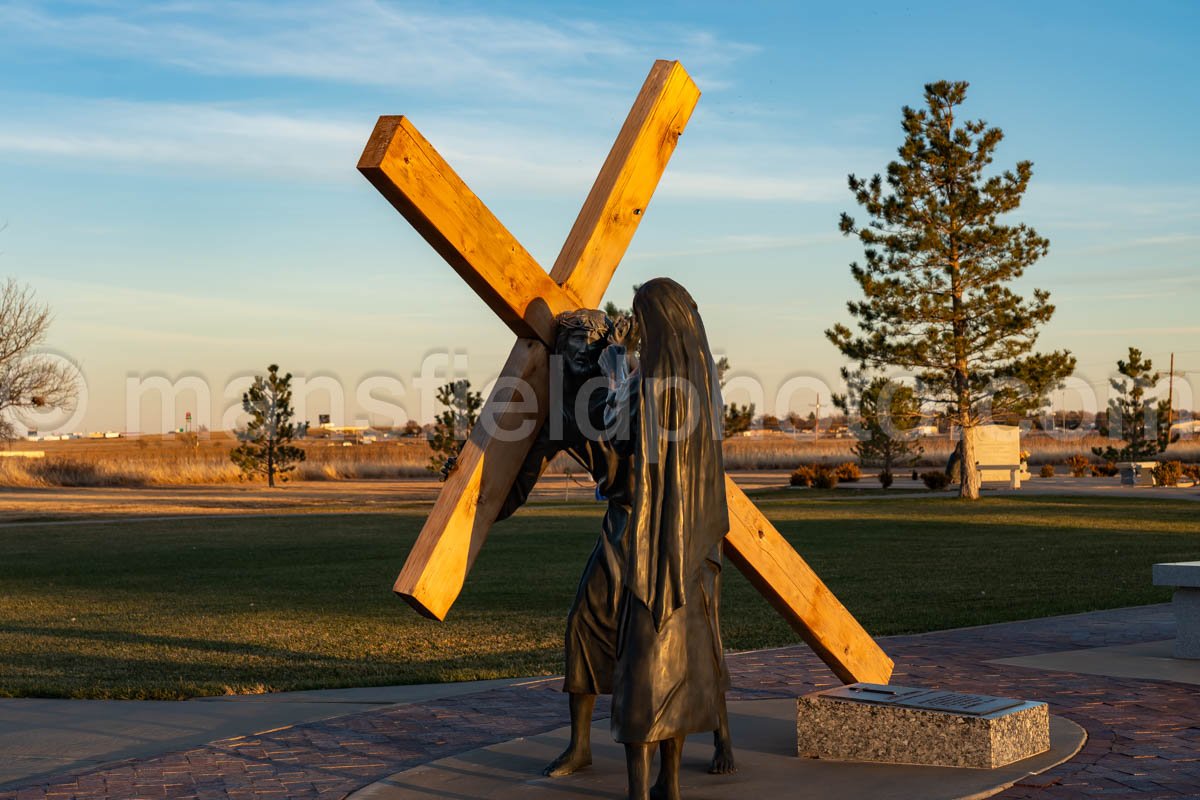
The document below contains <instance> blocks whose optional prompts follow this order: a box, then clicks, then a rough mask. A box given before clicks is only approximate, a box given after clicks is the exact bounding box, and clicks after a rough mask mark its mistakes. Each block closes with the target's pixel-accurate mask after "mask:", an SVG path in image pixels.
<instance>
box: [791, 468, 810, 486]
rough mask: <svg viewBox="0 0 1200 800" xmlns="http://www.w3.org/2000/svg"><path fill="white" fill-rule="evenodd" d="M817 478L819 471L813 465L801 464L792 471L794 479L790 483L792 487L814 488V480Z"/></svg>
mask: <svg viewBox="0 0 1200 800" xmlns="http://www.w3.org/2000/svg"><path fill="white" fill-rule="evenodd" d="M816 477H817V469H816V467H815V466H813V465H812V464H801V465H800V466H798V467H796V468H795V469H794V470H792V477H791V478H790V479H789V481H788V483H789V484H790V485H791V486H812V485H813V479H814V478H816Z"/></svg>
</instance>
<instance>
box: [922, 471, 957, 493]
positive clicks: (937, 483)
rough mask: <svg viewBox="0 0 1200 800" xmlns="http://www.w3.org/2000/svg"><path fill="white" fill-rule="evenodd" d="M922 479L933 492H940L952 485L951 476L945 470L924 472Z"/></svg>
mask: <svg viewBox="0 0 1200 800" xmlns="http://www.w3.org/2000/svg"><path fill="white" fill-rule="evenodd" d="M921 480H922V481H924V482H925V486H926V488H928V489H929V491H931V492H940V491H942V490H943V489H945V488H946V487H947V486H949V485H950V476H948V475H947V474H946V473H944V472H938V471H934V472H922V473H921Z"/></svg>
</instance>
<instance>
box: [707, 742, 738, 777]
mask: <svg viewBox="0 0 1200 800" xmlns="http://www.w3.org/2000/svg"><path fill="white" fill-rule="evenodd" d="M708 772H709V774H710V775H732V774H733V773H735V772H737V764H736V763H735V762H734V760H733V749H732V748H730V747H729V746H728V745H727V744H725V743H724V742H717V746H716V747H715V748H714V749H713V757H712V763H710V764H709V765H708Z"/></svg>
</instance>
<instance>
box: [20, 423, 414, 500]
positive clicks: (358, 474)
mask: <svg viewBox="0 0 1200 800" xmlns="http://www.w3.org/2000/svg"><path fill="white" fill-rule="evenodd" d="M235 444H236V441H235V440H234V439H233V438H232V437H229V436H224V435H220V434H215V435H213V436H212V437H210V438H207V439H200V440H198V441H196V442H194V443H193V442H187V441H184V440H179V439H176V438H173V437H162V438H160V437H153V438H151V437H145V438H139V439H116V440H112V439H107V440H95V441H93V440H74V441H67V442H44V443H43V442H39V443H37V444H31V445H30V446H28V447H27V448H25V449H30V450H32V449H35V448H36V449H39V450H44V451H45V453H46V456H45V458H39V459H30V458H5V459H2V460H0V485H2V486H31V487H37V486H173V485H181V484H222V483H238V482H239V481H241V480H243V478H242V476H241V472H240V471H239V470H238V468H237V467H235V466H234V465H233V463H232V462H231V461H230V460H229V451H230V450H231V449H232V448H233V447H234V445H235ZM303 447H304V450H305V453H306V456H307V458H306V460H305V461H304V463H302V464H300V465H299V466H298V467H297V469H296V471H295V472H294V473H292V475H291V476H290V477H291V479H293V480H307V481H326V480H360V479H371V478H409V477H420V476H424V475H427V474H428V473H427V472H426V471H425V465H426V463H428V461H429V446H428V445H427V444H426V443H425V442H424V441H423V440H416V439H414V440H402V441H398V442H377V443H374V444H366V445H351V446H343V444H342V443H341V442H328V441H323V440H313V441H308V442H305V443H303Z"/></svg>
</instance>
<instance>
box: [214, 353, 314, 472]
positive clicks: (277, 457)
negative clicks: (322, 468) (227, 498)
mask: <svg viewBox="0 0 1200 800" xmlns="http://www.w3.org/2000/svg"><path fill="white" fill-rule="evenodd" d="M242 410H243V411H245V412H246V413H247V414H249V415H250V422H249V423H248V424H247V425H246V430H245V431H244V432H243V433H241V434H240V435H239V438H240V439H241V440H242V443H241V444H239V445H238V446H237V447H235V448H233V450H231V451H230V452H229V458H230V459H231V460H232V461H233V463H234V464H236V465H237V466H238V468H239V469H241V471H242V475H243V476H244V477H247V478H253V477H254V476H256V475H265V476H266V478H267V485H268V486H274V485H275V476H277V475H278V476H279V479H280V480H281V481H286V480H287V474H288V473H289V472H291V471H292V470H294V469H295V468H296V464H298V463H300V462H301V461H303V460H304V458H305V454H304V451H303V450H301V449H300V448H299V447H295V446H293V445H292V444H291V442H292V439H293V438H294V437H295V435H296V425H295V423H293V422H292V416H293V414H294V413H295V412H294V411H293V410H292V373H290V372H289V373H287V374H286V375H280V374H279V366H278V365H276V364H272V365H271V366H269V367H267V376H266V377H265V378H264V377H263V376H262V375H258V376H256V377H255V378H254V383H253V384H251V385H250V390H249V391H247V392H245V393H244V394H243V395H242Z"/></svg>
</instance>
